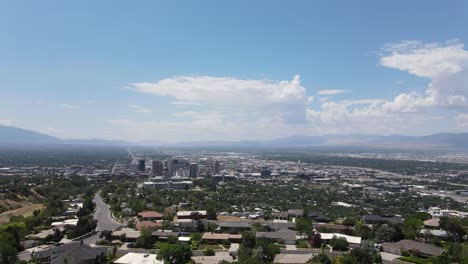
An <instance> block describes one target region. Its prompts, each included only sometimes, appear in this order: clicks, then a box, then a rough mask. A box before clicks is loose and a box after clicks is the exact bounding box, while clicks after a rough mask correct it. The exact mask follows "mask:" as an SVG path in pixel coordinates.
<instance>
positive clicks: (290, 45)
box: [0, 1, 468, 141]
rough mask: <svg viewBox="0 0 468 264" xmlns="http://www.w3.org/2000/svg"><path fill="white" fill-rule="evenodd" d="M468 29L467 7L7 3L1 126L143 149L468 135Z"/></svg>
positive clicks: (2, 7)
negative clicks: (149, 144)
mask: <svg viewBox="0 0 468 264" xmlns="http://www.w3.org/2000/svg"><path fill="white" fill-rule="evenodd" d="M466 25H468V5H467V4H466V3H464V2H463V1H387V2H384V1H166V2H160V1H138V2H137V3H135V2H131V1H125V2H124V1H75V2H65V1H0V32H1V33H2V34H1V35H0V82H1V83H0V87H1V92H2V93H1V97H0V124H5V125H13V126H18V127H23V128H27V129H33V130H37V131H41V132H45V133H48V134H51V135H55V136H58V137H61V138H109V139H125V140H135V141H138V140H149V139H154V140H161V141H185V140H219V139H225V140H239V139H269V138H276V137H282V136H288V135H294V134H304V135H319V134H328V133H332V134H348V133H363V134H394V133H399V134H411V135H422V134H430V133H434V132H461V131H468V110H467V109H468V85H467V83H468V81H467V77H466V76H467V75H468V69H467V68H468V52H467V51H466V50H467V49H466V48H465V47H464V44H465V43H466V42H467V40H468V30H467V29H466ZM295 76H297V77H295ZM320 91H322V92H320Z"/></svg>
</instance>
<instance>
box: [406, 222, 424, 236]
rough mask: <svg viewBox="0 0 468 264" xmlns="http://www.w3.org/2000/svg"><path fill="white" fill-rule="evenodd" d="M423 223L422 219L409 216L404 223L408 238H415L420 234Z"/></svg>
mask: <svg viewBox="0 0 468 264" xmlns="http://www.w3.org/2000/svg"><path fill="white" fill-rule="evenodd" d="M422 225H423V222H422V220H420V219H418V218H408V219H406V220H405V223H404V224H403V232H404V234H405V237H406V238H409V239H414V238H415V237H417V236H418V234H419V232H418V231H419V229H420V228H421V226H422Z"/></svg>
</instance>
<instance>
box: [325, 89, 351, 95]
mask: <svg viewBox="0 0 468 264" xmlns="http://www.w3.org/2000/svg"><path fill="white" fill-rule="evenodd" d="M349 92H351V91H350V90H340V89H336V90H320V91H318V92H317V94H319V95H335V94H341V93H349Z"/></svg>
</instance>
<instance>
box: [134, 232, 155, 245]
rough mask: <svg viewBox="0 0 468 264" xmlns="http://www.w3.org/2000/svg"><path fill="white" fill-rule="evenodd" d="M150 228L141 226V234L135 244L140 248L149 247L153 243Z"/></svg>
mask: <svg viewBox="0 0 468 264" xmlns="http://www.w3.org/2000/svg"><path fill="white" fill-rule="evenodd" d="M152 231H153V230H152V229H151V228H143V229H142V230H141V235H140V237H139V238H137V240H136V243H135V244H136V246H137V247H141V248H151V247H152V246H153V244H154V239H153V237H152V236H151V232H152Z"/></svg>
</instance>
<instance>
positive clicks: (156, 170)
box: [151, 160, 164, 176]
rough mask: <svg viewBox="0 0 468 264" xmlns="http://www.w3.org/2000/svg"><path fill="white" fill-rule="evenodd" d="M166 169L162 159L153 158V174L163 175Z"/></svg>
mask: <svg viewBox="0 0 468 264" xmlns="http://www.w3.org/2000/svg"><path fill="white" fill-rule="evenodd" d="M163 169H164V164H163V163H162V161H160V160H152V161H151V172H152V173H153V175H158V176H162V173H163Z"/></svg>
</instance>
